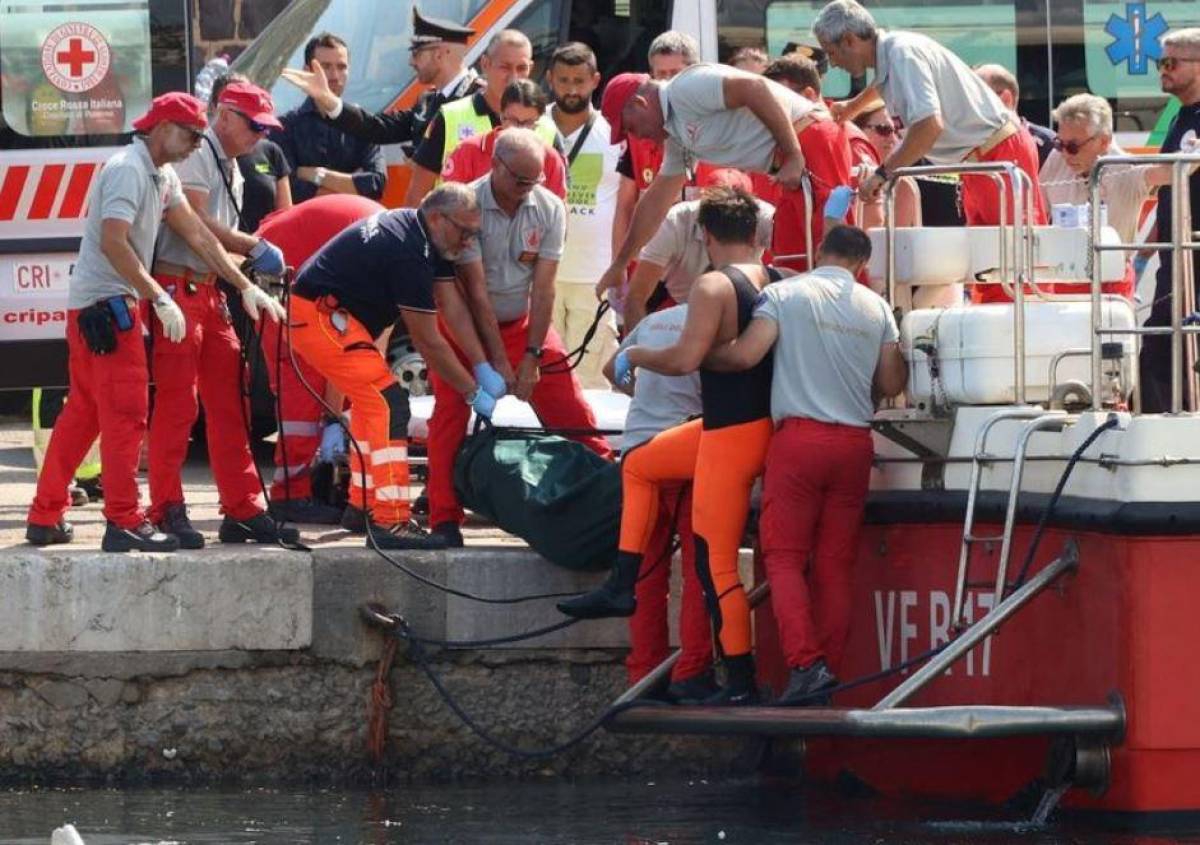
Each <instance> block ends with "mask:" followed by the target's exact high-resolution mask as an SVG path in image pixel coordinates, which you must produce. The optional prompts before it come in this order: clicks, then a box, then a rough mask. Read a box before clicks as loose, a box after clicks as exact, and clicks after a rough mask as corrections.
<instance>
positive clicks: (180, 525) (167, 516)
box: [157, 502, 204, 549]
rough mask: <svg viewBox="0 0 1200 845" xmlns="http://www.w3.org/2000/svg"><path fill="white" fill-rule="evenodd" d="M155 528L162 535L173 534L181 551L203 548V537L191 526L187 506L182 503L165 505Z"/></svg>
mask: <svg viewBox="0 0 1200 845" xmlns="http://www.w3.org/2000/svg"><path fill="white" fill-rule="evenodd" d="M157 527H158V530H159V531H161V532H163V533H164V534H174V535H175V536H176V537H178V538H179V548H181V549H203V548H204V535H203V534H201V533H200V532H199V531H197V530H196V529H195V528H194V527H193V526H192V521H191V520H190V519H188V514H187V506H186V505H184V504H183V502H180V503H178V504H175V505H167V506H166V508H164V509H163V515H162V519H160V520H159V521H158V526H157Z"/></svg>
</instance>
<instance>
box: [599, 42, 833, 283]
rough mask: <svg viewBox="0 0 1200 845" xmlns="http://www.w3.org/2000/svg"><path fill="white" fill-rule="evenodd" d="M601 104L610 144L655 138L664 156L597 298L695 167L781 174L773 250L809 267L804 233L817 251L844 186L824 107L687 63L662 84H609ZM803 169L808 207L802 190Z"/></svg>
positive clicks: (767, 84) (637, 80)
mask: <svg viewBox="0 0 1200 845" xmlns="http://www.w3.org/2000/svg"><path fill="white" fill-rule="evenodd" d="M604 98H605V106H604V111H605V114H611V115H613V117H612V118H610V121H609V122H610V123H612V126H613V140H614V141H616V140H620V139H621V138H623V137H625V135H626V133H629V134H631V135H634V136H636V137H643V138H659V139H662V140H664V141H665V148H666V153H665V156H664V158H663V165H662V169H661V170H659V173H658V175H657V176H656V177H655V178H654V182H653V183H652V184H651V185H650V187H649V188H648V189H647V190H646V192H645V193H643V194H642V196H641V198H640V199H639V200H638V205H637V208H636V209H635V211H634V215H633V220H632V222H631V224H630V227H629V231H628V233H627V234H626V236H625V242H624V244H623V245H622V247H621V249H620V250H619V251H618V252H617V254H616V255H614V257H613V263H612V265H611V266H610V267H609V269H608V270H607V271H605V273H604V275H603V276H602V277H601V279H600V281H599V282H598V283H597V285H596V291H597V294H598V295H602V294H603V292H604V291H605V290H607V289H608V288H610V287H613V286H615V285H617V284H619V283H620V281H621V276H622V273H623V271H624V268H625V265H626V264H627V263H628V261H629V259H630V258H632V257H633V256H634V255H636V253H637V250H639V249H641V247H642V246H643V245H644V244H645V243H646V241H648V240H649V239H650V236H651V235H653V234H654V232H655V230H657V229H658V226H659V224H661V223H662V220H663V218H664V216H665V215H666V213H667V210H668V209H669V208H670V207H671V204H672V201H673V200H672V198H673V197H674V196H675V195H677V193H678V191H679V190H680V188H681V187H682V186H683V183H684V182H685V181H686V178H687V177H686V172H687V169H688V168H689V166H692V165H693V164H694V162H695V161H697V160H703V161H705V162H708V163H710V164H712V165H715V166H728V167H736V168H740V169H743V170H748V171H757V172H769V171H772V170H774V168H776V167H778V170H775V172H774V176H773V179H774V181H775V182H776V183H778V184H779V185H781V186H782V187H783V188H784V189H785V190H784V191H783V192H782V194H781V195H780V198H779V203H778V204H777V205H776V208H775V230H774V240H773V243H772V248H771V251H772V253H773V255H774V260H776V261H785V260H786V262H787V263H791V264H797V265H801V266H803V265H805V263H806V262H807V261H808V260H809V256H808V255H807V253H808V249H809V244H808V243H807V241H808V237H807V227H808V226H809V225H810V224H811V227H812V229H811V231H812V236H813V246H816V245H817V244H819V243H820V236H821V228H822V226H823V211H822V210H823V208H824V205H825V200H826V198H827V197H828V195H829V193H830V192H831V191H832V190H833V188H835V187H837V186H838V185H845V184H847V183H848V182H849V181H850V171H851V158H850V148H849V142H848V140H847V135H846V132H845V130H844V128H843V127H841V126H840V125H838V124H836V123H834V121H832V120H831V119H830V117H829V115H828V113H827V112H825V111H824V106H818V105H817V104H816V103H814V102H812V101H811V100H808V99H806V98H804V97H801V96H799V95H798V94H796V93H794V92H792V91H791V90H789V89H787V88H785V87H784V86H782V85H780V84H778V83H776V82H772V81H770V80H768V79H765V78H763V77H761V76H755V75H753V74H748V73H745V72H743V71H739V70H735V69H734V68H731V67H727V66H725V65H707V64H701V65H693V66H692V67H690V68H687V69H686V70H684V71H683V72H682V73H680V74H679V75H678V76H676V77H675V78H673V79H672V80H670V81H669V82H667V83H665V84H664V83H660V82H657V81H655V80H651V79H649V78H647V77H646V76H644V75H642V74H621V75H620V76H617V77H616V78H614V79H613V80H612V81H611V82H609V84H608V87H607V88H606V89H605V91H604ZM614 121H615V122H614ZM802 148H803V151H802ZM806 170H807V172H808V173H809V175H810V180H811V184H812V194H813V196H812V208H811V209H810V208H808V202H807V200H806V197H805V196H804V193H803V191H802V190H800V188H801V177H802V176H803V175H804V174H805V172H806ZM802 259H803V260H802Z"/></svg>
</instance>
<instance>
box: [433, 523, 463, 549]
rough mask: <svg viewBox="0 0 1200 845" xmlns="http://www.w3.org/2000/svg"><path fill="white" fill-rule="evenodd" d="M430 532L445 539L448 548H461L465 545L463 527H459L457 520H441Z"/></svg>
mask: <svg viewBox="0 0 1200 845" xmlns="http://www.w3.org/2000/svg"><path fill="white" fill-rule="evenodd" d="M429 533H430V534H433V535H434V536H435V537H441V538H442V539H443V540H445V541H446V548H447V549H461V548H462V547H463V535H462V529H461V528H459V527H458V523H457V522H439V523H438V524H437V525H435V526H433V530H432V531H430V532H429Z"/></svg>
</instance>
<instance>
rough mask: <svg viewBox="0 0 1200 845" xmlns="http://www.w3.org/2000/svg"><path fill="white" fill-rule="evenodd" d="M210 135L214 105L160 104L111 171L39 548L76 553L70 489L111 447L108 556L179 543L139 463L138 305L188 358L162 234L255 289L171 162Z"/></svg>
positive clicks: (41, 499) (143, 406)
mask: <svg viewBox="0 0 1200 845" xmlns="http://www.w3.org/2000/svg"><path fill="white" fill-rule="evenodd" d="M207 126H208V120H207V118H206V117H205V107H204V103H203V102H201V101H200V100H197V99H196V98H195V97H192V96H191V95H189V94H182V93H178V92H172V93H169V94H162V95H160V96H158V97H155V98H154V100H153V101H152V102H151V104H150V108H149V110H148V111H147V112H146V113H145V114H144V115H142V116H141V117H139V118H138V119H137V120H135V121H134V122H133V128H134V131H135V133H136V135H135V137H134V139H133V142H132V143H130V144H129V146H127V147H125V148H124V149H122V150H119V151H118V152H117V153H116V154H115V155H113V156H112V158H110V159H109V160H108V162H107V163H106V164H105V165H104V169H103V170H102V171H101V173H100V175H99V176H98V177H97V179H96V182H95V184H94V186H93V188H92V192H91V195H90V197H89V201H88V216H87V222H86V224H85V226H84V233H83V239H82V241H81V242H80V247H79V260H78V261H77V262H76V263H75V267H74V269H73V270H72V273H71V285H70V291H69V293H68V296H67V307H68V317H67V348H68V354H69V368H70V378H71V387H70V390H69V392H68V394H67V403H66V407H65V408H64V409H63V412H62V415H61V416H59V418H58V421H57V424H56V425H55V427H54V436H53V437H52V438H51V439H50V448H49V449H48V450H47V452H46V461H45V465H44V467H43V470H42V474H41V476H40V477H39V479H38V486H37V492H36V494H35V495H34V499H33V503H32V504H31V505H30V508H29V524H28V527H27V529H26V532H25V538H26V540H28V541H29V542H30V543H33V544H34V545H36V546H45V545H49V544H52V543H69V542H70V541H71V538H72V536H73V534H74V532H73V530H72V528H71V526H70V524H69V523H67V522H66V521H65V520H64V519H63V516H64V514H65V513H66V509H67V504H68V497H67V487H68V485H69V484H70V483H71V478H72V477H73V476H74V473H75V469H76V467H78V466H79V464H80V461H82V460H83V457H84V455H85V454H86V453H87V450H88V448H89V447H90V446H91V444H92V441H94V440H95V439H96V436H97V435H100V454H101V458H102V461H103V469H102V470H101V482H102V484H103V486H104V517H105V520H106V523H107V524H106V526H105V530H104V538H103V540H102V541H101V544H100V547H101V548H102V549H103V550H104V551H107V552H120V551H131V550H137V551H174V550H175V549H177V548H179V540H178V539H177V538H176V537H174V536H172V535H169V534H164V533H163V532H161V531H159V530H157V529H156V528H155V527H154V525H153V524H152V523H151V522H150V521H149V520H148V519H147V518H146V514H145V513H144V512H143V511H142V509H141V506H140V503H139V501H138V485H137V463H138V455H139V454H140V452H141V448H142V441H143V440H144V439H145V434H146V413H147V408H148V405H149V378H148V371H147V368H146V347H145V344H144V342H143V340H142V317H141V312H140V311H139V309H138V307H137V301H138V300H141V299H144V300H147V301H149V302H150V303H151V305H152V306H153V308H154V312H155V314H156V315H157V317H158V319H157V323H159V324H160V325H161V327H162V328H161V329H160V333H161V335H162V337H161V339H160V340H159V343H160V344H162V345H165V344H170V345H172V346H178V345H179V344H180V343H181V342H182V341H183V340H184V338H185V336H186V334H187V330H188V325H187V320H186V319H185V318H184V315H183V311H182V310H180V308H179V306H178V305H177V304H176V303H175V301H174V300H173V299H172V297H171V295H170V294H169V293H167V292H166V291H165V290H164V289H163V287H162V286H161V285H160V284H159V282H158V281H157V280H156V279H154V278H153V277H152V276H151V275H150V273H149V271H148V269H147V265H148V264H149V262H150V261H151V257H152V254H153V251H154V241H155V238H156V237H157V236H158V231H159V226H160V224H161V223H162V222H163V221H165V222H166V224H167V226H168V227H169V228H170V230H171V231H172V232H174V233H176V234H177V235H178V236H179V237H181V238H182V239H183V240H184V241H185V242H186V243H187V244H188V245H189V246H191V247H192V248H193V249H195V250H196V251H197V252H198V253H199V254H201V255H203V256H204V258H205V260H206V261H207V262H209V263H210V266H211V267H212V269H214V270H216V271H219V272H220V273H221V274H222V275H223V276H225V277H227V278H229V279H231V280H235V282H241V283H243V284H247V285H248V284H249V281H248V280H247V279H245V278H244V277H243V276H242V275H241V273H239V272H238V270H237V267H236V266H235V265H234V264H233V262H232V260H231V259H230V257H229V255H228V254H227V253H226V252H225V250H224V249H223V248H222V247H221V244H220V242H219V241H218V240H217V239H216V237H215V236H214V235H213V234H212V233H211V232H210V231H209V230H208V228H207V227H205V225H204V224H203V222H202V221H201V220H200V218H199V217H197V216H196V214H195V212H193V211H192V207H191V206H190V205H189V204H188V203H187V201H186V199H185V197H184V194H183V187H182V185H181V184H180V181H179V177H178V176H177V175H176V173H175V170H174V168H172V167H171V166H170V165H171V163H172V162H178V161H183V160H184V159H185V158H187V157H188V156H189V155H191V154H192V153H193V151H194V150H196V149H197V148H198V146H199V145H200V143H201V142H202V140H203V138H204V130H205V128H206V127H207Z"/></svg>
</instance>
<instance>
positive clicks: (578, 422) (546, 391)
mask: <svg viewBox="0 0 1200 845" xmlns="http://www.w3.org/2000/svg"><path fill="white" fill-rule="evenodd" d="M441 329H442V334H443V336H445V337H446V339H447V340H448V341H449V342H450V345H451V347H452V348H453V349H454V352H455V354H457V355H458V360H459V361H461V362H462V364H463V366H464V367H467V369H470V364H469V363H468V362H467V359H466V356H465V355H463V353H462V350H460V349H459V348H458V346H456V345H455V344H454V341H453V336H452V335H451V333H450V331H449V329H447V328H446V326H445V325H444V324H443V325H442V326H441ZM528 337H529V321H528V318H526V317H522V318H520V319H519V320H513V321H511V322H508V323H501V324H500V338H501V340H503V341H504V352H505V354H506V355H507V356H508V362H509V364H510V365H511V366H512V368H513V369H514V370H515V369H516V368H517V364H519V363H520V361H521V358H522V357H523V356H524V355H525V347H526V346H528V345H529V344H528ZM543 349H545V357H544V358H543V360H544V361H546V362H547V364H552V362H555V361H558V360H559V359H561V358H562V357H563V356H564V355H565V354H566V352H567V350H566V349H564V348H563V344H562V341H561V340H560V339H559V337H558V333H557V332H555V331H554V329H550V330H549V331H547V332H546V340H545V342H544V344H543ZM551 369H552V370H554V369H557V368H555V367H554V366H551ZM429 381H430V383H431V384H432V385H433V398H434V402H433V416H432V417H430V419H429V441H428V443H427V444H426V448H427V449H428V452H429V482H428V483H427V484H426V486H425V492H426V494H427V495H428V496H429V524H430V525H434V526H436V525H441V524H442V523H443V522H454V523H461V522H462V521H463V509H462V505H461V504H460V503H459V501H458V494H456V493H455V492H454V458H455V456H456V455H457V454H458V449H459V447H460V446H462V442H463V440H465V439H466V436H467V423H468V422H470V420H471V409H470V407H469V406H468V405H467V403H466V402H465V401H464V400H463V398H462V396H461V395H460V394H459V392H458V391H457V390H455V389H454V388H453V387H452V386H450V384H449V383H447V382H446V381H444V380H443V379H442V378H441V377H440V376H438V374H437V373H436V372H434V371H433V370H430V371H429ZM529 404H530V405H532V406H533V410H534V412H535V413H536V414H537V416H538V419H539V420H541V421H542V425H544V426H545V427H546V428H568V429H594V428H595V427H596V415H595V414H594V413H592V408H591V406H590V405H588V403H587V400H586V399H584V398H583V388H582V387H580V385H579V379H577V378H575V373H574V372H572V371H567V372H562V371H558V372H545V373H542V377H541V380H540V381H538V383H537V386H536V387H534V389H533V395H532V396H530V397H529ZM572 439H573V440H578V441H579V442H580V443H582V444H583V445H585V446H587V447H588V448H589V449H591V450H592V451H593V452H595V453H596V454H597V455H600V456H602V457H605V458H608V457H611V456H612V450H611V449H610V448H609V447H608V442H607V441H606V440H605V439H604V438H603V437H601V436H600V435H598V434H595V435H588V436H582V437H573V438H572Z"/></svg>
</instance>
